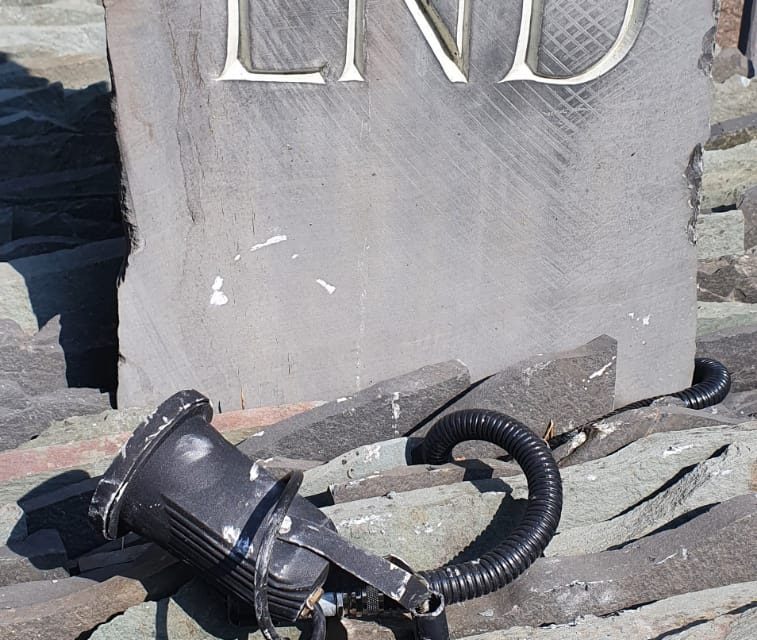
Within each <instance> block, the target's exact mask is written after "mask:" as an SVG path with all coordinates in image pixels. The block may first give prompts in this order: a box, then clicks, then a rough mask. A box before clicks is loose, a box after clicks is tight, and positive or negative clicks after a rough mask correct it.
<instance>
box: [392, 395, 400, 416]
mask: <svg viewBox="0 0 757 640" xmlns="http://www.w3.org/2000/svg"><path fill="white" fill-rule="evenodd" d="M392 418H394V421H395V422H397V420H399V419H400V392H399V391H395V392H394V393H393V394H392Z"/></svg>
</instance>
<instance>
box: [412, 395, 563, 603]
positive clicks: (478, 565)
mask: <svg viewBox="0 0 757 640" xmlns="http://www.w3.org/2000/svg"><path fill="white" fill-rule="evenodd" d="M466 440H485V441H488V442H491V443H493V444H496V445H499V446H500V447H502V448H503V449H505V450H506V451H507V452H508V453H509V454H510V455H512V457H513V458H514V459H515V461H516V462H517V463H518V464H519V465H520V467H521V468H522V469H523V472H524V473H525V475H526V479H527V480H528V505H527V507H526V512H525V515H524V516H523V520H522V521H521V522H520V523H519V524H518V526H517V527H516V528H515V530H514V531H513V532H512V533H510V535H508V536H507V538H505V540H503V541H502V542H501V543H500V544H499V545H497V546H496V547H495V548H494V549H492V550H491V551H488V552H487V553H485V554H484V555H482V556H481V557H480V558H479V559H478V560H472V561H468V562H463V563H459V564H454V565H450V566H446V567H440V568H439V569H434V570H432V571H423V572H421V573H420V575H421V576H422V577H423V578H425V579H426V580H427V581H428V583H429V585H430V587H431V589H432V590H433V591H436V592H438V593H441V594H442V595H443V596H444V601H445V603H446V604H452V603H455V602H463V601H464V600H470V599H472V598H478V597H479V596H483V595H486V594H487V593H491V592H492V591H496V590H497V589H500V588H501V587H503V586H505V585H506V584H508V583H510V582H512V581H513V580H515V578H517V577H518V576H519V575H520V574H521V573H523V572H524V571H525V570H526V569H528V567H529V566H530V565H531V564H532V563H533V562H534V560H536V559H537V558H538V557H539V556H541V554H542V552H543V551H544V549H545V548H546V546H547V544H549V541H550V540H551V539H552V537H553V536H554V534H555V531H556V530H557V525H558V523H559V522H560V513H561V511H562V481H561V480H560V472H559V470H558V468H557V464H556V463H555V460H554V458H553V457H552V453H551V451H550V449H549V447H548V446H547V444H546V443H545V442H544V441H543V440H542V439H541V438H539V437H538V436H537V435H536V434H535V433H534V432H533V431H531V430H530V429H529V428H528V427H527V426H525V425H524V424H522V423H520V422H518V421H517V420H514V419H513V418H510V417H509V416H506V415H504V414H502V413H497V412H495V411H485V410H479V409H470V410H464V411H457V412H455V413H451V414H449V415H447V416H445V417H443V418H442V419H441V420H439V422H437V423H436V424H435V425H434V426H433V427H432V428H431V430H430V431H429V432H428V434H427V435H426V438H425V440H424V443H423V453H424V459H425V462H427V463H430V464H444V463H445V462H448V460H449V458H450V455H451V454H452V450H453V449H454V448H455V446H456V445H458V444H460V443H461V442H465V441H466Z"/></svg>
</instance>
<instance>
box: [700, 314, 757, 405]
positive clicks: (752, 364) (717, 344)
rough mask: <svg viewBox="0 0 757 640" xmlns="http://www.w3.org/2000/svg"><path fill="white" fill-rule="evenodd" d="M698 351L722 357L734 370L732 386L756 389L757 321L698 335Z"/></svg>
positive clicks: (705, 355)
mask: <svg viewBox="0 0 757 640" xmlns="http://www.w3.org/2000/svg"><path fill="white" fill-rule="evenodd" d="M697 355H698V356H701V357H705V358H715V359H716V360H720V361H721V362H722V363H723V364H724V365H725V366H726V367H727V368H728V371H730V372H731V378H732V382H731V390H732V391H749V390H752V389H757V322H755V323H754V324H752V325H749V326H742V327H735V328H728V329H721V330H720V331H715V332H713V333H708V334H706V335H703V336H699V337H698V338H697Z"/></svg>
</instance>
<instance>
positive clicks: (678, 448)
mask: <svg viewBox="0 0 757 640" xmlns="http://www.w3.org/2000/svg"><path fill="white" fill-rule="evenodd" d="M693 448H694V445H693V444H679V445H673V446H671V447H668V448H667V449H665V451H663V452H662V457H663V458H668V457H670V456H675V455H678V454H679V453H682V452H683V451H686V449H693Z"/></svg>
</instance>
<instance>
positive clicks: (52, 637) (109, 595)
mask: <svg viewBox="0 0 757 640" xmlns="http://www.w3.org/2000/svg"><path fill="white" fill-rule="evenodd" d="M188 579H189V574H188V571H187V570H186V569H184V567H183V566H182V565H180V564H179V563H177V562H176V560H174V559H173V558H172V557H171V556H169V555H168V554H166V553H165V552H164V551H161V550H159V549H153V551H152V552H149V556H144V557H143V558H142V560H140V561H137V562H135V563H134V564H133V566H132V567H130V569H129V570H128V571H124V572H123V575H120V576H116V577H113V578H110V579H108V580H105V581H104V582H102V583H94V584H91V585H90V586H84V587H83V588H78V587H79V585H77V586H76V588H73V589H71V591H70V592H69V593H66V594H63V595H60V597H54V598H51V599H49V600H43V601H41V602H40V601H37V602H35V601H32V602H30V603H29V604H28V605H27V606H24V607H18V608H14V609H9V610H3V609H0V636H2V637H3V638H13V639H16V638H19V639H20V638H29V637H32V638H35V639H36V640H75V639H76V638H78V637H80V636H81V635H82V634H84V633H87V632H89V631H90V630H91V629H94V628H95V627H97V626H98V625H100V624H102V623H104V622H106V621H107V620H110V619H111V618H113V617H114V616H116V615H118V614H120V613H121V612H123V611H126V610H127V609H128V608H129V607H131V606H135V605H138V604H139V603H140V602H143V601H144V600H145V599H147V598H162V597H165V596H166V595H167V594H169V593H173V592H174V591H175V590H176V589H178V588H179V587H180V586H181V585H182V584H183V583H184V582H186V581H187V580H188ZM122 637H123V636H122ZM134 637H140V636H134ZM147 637H149V636H147Z"/></svg>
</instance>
